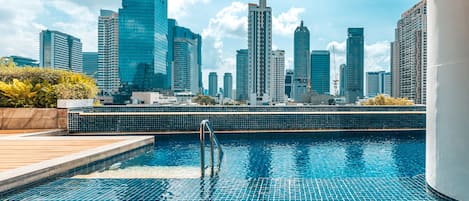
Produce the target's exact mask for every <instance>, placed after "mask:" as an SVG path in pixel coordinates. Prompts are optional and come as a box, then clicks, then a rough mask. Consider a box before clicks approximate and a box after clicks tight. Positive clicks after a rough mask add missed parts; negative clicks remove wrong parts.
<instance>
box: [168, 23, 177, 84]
mask: <svg viewBox="0 0 469 201" xmlns="http://www.w3.org/2000/svg"><path fill="white" fill-rule="evenodd" d="M176 26H178V23H177V21H176V20H175V19H168V54H167V58H166V62H167V64H166V73H167V76H166V85H167V86H171V90H174V89H173V81H174V79H173V70H174V34H175V33H174V31H175V29H176Z"/></svg>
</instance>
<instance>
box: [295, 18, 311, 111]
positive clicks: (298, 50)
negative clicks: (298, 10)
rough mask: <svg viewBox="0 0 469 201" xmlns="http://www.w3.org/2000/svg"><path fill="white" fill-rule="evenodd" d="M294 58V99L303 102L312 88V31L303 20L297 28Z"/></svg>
mask: <svg viewBox="0 0 469 201" xmlns="http://www.w3.org/2000/svg"><path fill="white" fill-rule="evenodd" d="M293 60H294V65H293V68H294V71H295V79H294V80H293V99H294V100H295V102H302V100H303V97H304V95H305V94H306V93H308V92H309V91H310V89H311V85H310V84H311V62H310V33H309V30H308V27H305V26H304V25H303V21H301V25H300V26H299V27H297V28H296V30H295V36H294V59H293Z"/></svg>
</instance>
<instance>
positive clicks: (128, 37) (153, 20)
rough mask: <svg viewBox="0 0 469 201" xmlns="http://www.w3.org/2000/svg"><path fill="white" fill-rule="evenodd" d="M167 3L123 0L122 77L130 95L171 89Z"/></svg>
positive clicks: (121, 35)
mask: <svg viewBox="0 0 469 201" xmlns="http://www.w3.org/2000/svg"><path fill="white" fill-rule="evenodd" d="M167 35H168V3H167V0H123V1H122V8H121V9H119V77H120V81H121V83H122V85H125V86H127V88H130V90H131V91H166V90H169V89H170V86H168V82H167V79H168V75H167V73H168V72H167V69H168V63H167V61H166V60H167V54H168V40H167Z"/></svg>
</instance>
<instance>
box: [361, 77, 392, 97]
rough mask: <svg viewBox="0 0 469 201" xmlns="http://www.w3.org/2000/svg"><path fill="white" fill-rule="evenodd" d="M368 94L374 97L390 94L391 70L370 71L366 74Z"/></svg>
mask: <svg viewBox="0 0 469 201" xmlns="http://www.w3.org/2000/svg"><path fill="white" fill-rule="evenodd" d="M366 82H367V90H366V91H367V96H368V98H373V97H375V96H377V95H379V94H385V95H390V93H391V73H390V72H384V71H380V72H368V73H367V74H366Z"/></svg>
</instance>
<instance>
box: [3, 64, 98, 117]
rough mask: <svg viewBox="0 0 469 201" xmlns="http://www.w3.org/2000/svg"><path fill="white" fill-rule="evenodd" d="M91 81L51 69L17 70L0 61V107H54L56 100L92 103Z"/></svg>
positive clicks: (92, 89) (92, 84) (12, 65)
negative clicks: (90, 100) (90, 101)
mask: <svg viewBox="0 0 469 201" xmlns="http://www.w3.org/2000/svg"><path fill="white" fill-rule="evenodd" d="M97 93H98V88H97V87H96V82H95V81H94V79H92V78H90V77H88V76H86V75H84V74H80V73H73V72H69V71H64V70H57V69H50V68H32V67H26V68H17V67H15V66H14V64H12V63H11V62H10V61H7V60H5V59H0V107H38V108H53V107H56V104H57V99H92V98H95V97H96V94H97Z"/></svg>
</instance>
